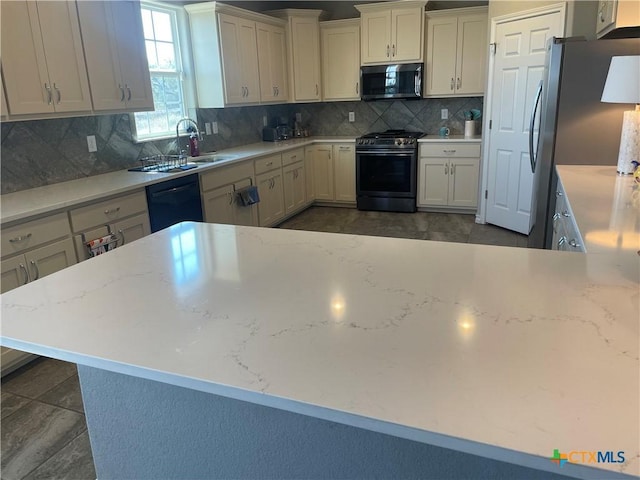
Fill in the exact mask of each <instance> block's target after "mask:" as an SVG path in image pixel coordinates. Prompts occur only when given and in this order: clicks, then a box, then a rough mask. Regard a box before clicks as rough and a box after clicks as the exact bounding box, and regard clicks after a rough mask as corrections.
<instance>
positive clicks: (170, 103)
mask: <svg viewBox="0 0 640 480" xmlns="http://www.w3.org/2000/svg"><path fill="white" fill-rule="evenodd" d="M141 11H142V26H143V29H144V39H145V46H146V49H147V61H148V63H149V73H150V75H151V90H152V92H153V104H154V107H155V111H153V112H136V113H134V118H135V129H136V133H135V136H136V139H137V140H150V139H157V138H166V137H171V136H174V135H175V125H176V123H177V122H178V120H180V119H181V118H183V117H185V116H186V107H185V100H184V90H183V82H182V80H183V78H182V77H183V69H182V59H181V56H180V44H179V36H178V29H177V19H176V11H175V10H173V9H171V8H169V7H163V6H161V5H159V4H149V3H144V4H141Z"/></svg>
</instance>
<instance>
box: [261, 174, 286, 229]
mask: <svg viewBox="0 0 640 480" xmlns="http://www.w3.org/2000/svg"><path fill="white" fill-rule="evenodd" d="M256 183H257V185H258V193H259V195H260V203H259V204H258V216H259V224H260V226H261V227H268V226H270V225H273V224H274V223H275V222H276V221H278V220H279V219H280V218H282V217H283V216H284V197H283V183H282V170H273V171H271V172H267V173H263V174H262V175H258V176H257V177H256Z"/></svg>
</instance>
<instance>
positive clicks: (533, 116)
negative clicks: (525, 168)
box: [529, 80, 542, 173]
mask: <svg viewBox="0 0 640 480" xmlns="http://www.w3.org/2000/svg"><path fill="white" fill-rule="evenodd" d="M541 98H542V80H540V84H539V85H538V90H537V91H536V99H535V102H534V103H533V110H532V111H531V120H530V122H529V162H530V163H531V173H535V172H536V158H535V157H536V156H537V155H534V153H533V128H534V126H535V121H536V112H537V111H538V105H540V99H541Z"/></svg>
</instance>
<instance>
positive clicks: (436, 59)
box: [425, 17, 458, 95]
mask: <svg viewBox="0 0 640 480" xmlns="http://www.w3.org/2000/svg"><path fill="white" fill-rule="evenodd" d="M457 35H458V19H457V17H434V18H429V20H428V21H427V36H428V38H427V65H426V67H425V70H426V72H425V74H426V77H427V85H426V95H453V94H455V76H456V41H457Z"/></svg>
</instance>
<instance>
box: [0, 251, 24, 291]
mask: <svg viewBox="0 0 640 480" xmlns="http://www.w3.org/2000/svg"><path fill="white" fill-rule="evenodd" d="M0 270H1V272H0V273H1V274H2V280H1V281H0V293H4V292H8V291H9V290H13V289H14V288H17V287H19V286H20V285H24V284H26V283H28V282H29V273H28V271H27V261H26V260H25V258H24V255H18V256H17V257H12V258H8V259H6V260H2V262H0Z"/></svg>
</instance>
